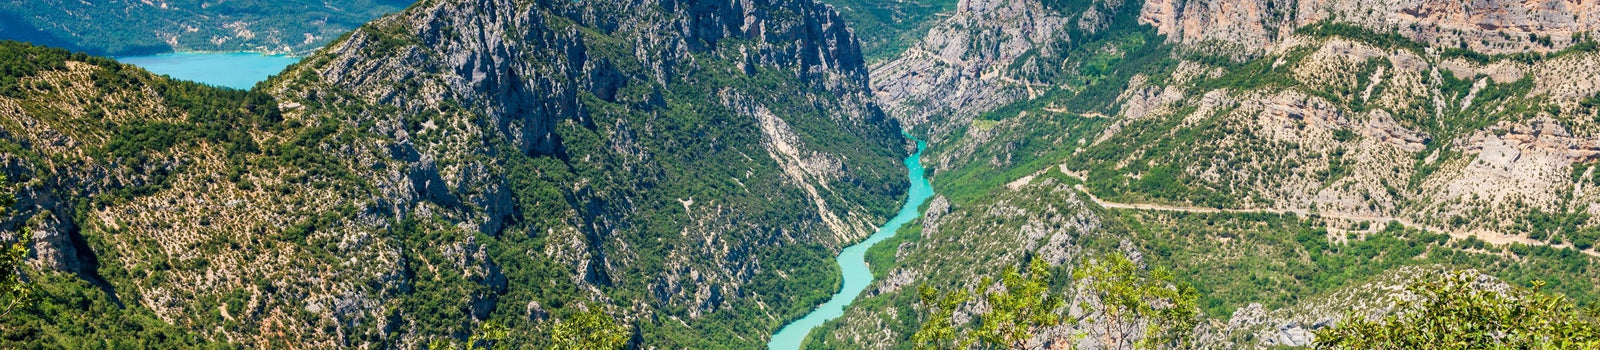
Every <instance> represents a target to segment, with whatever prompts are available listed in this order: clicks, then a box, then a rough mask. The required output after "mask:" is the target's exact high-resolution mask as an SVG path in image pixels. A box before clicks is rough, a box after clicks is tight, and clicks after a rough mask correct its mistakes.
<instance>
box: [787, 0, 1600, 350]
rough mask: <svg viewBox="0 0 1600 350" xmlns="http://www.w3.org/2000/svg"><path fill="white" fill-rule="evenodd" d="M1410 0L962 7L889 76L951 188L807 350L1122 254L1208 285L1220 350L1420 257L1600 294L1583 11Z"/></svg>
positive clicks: (884, 336)
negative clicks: (932, 290) (1010, 270)
mask: <svg viewBox="0 0 1600 350" xmlns="http://www.w3.org/2000/svg"><path fill="white" fill-rule="evenodd" d="M1412 5H1416V2H1407V3H1406V4H1393V2H1388V3H1384V2H1380V3H1369V2H1318V1H1177V2H1168V1H1145V2H1143V3H1138V2H1131V1H1130V2H1126V3H1119V2H1116V1H1064V2H1058V1H1043V2H1033V1H1013V2H995V3H992V4H991V3H988V2H984V1H981V0H973V1H964V2H962V4H961V5H958V8H960V9H961V11H971V13H957V14H956V15H954V16H953V17H951V18H950V19H949V20H946V21H945V22H942V23H940V24H937V25H935V26H934V28H935V29H933V30H932V31H930V32H929V33H928V35H927V36H926V37H925V38H924V41H923V42H922V43H920V44H917V45H916V46H914V47H917V48H934V49H931V50H926V51H927V52H919V50H917V49H913V50H909V51H908V52H907V53H906V54H904V55H902V56H900V57H899V58H897V59H894V60H890V61H886V62H884V63H882V64H879V65H877V66H875V69H874V78H875V79H876V82H877V85H876V87H875V88H876V89H877V91H876V92H877V94H878V96H879V98H880V100H882V101H884V104H885V106H886V110H887V111H889V112H890V113H891V115H893V116H895V117H896V118H899V119H901V120H902V121H903V122H905V123H906V124H907V125H912V126H913V127H914V130H917V131H918V132H920V133H923V134H925V135H927V136H928V137H930V138H931V139H933V140H935V141H936V142H935V143H934V146H933V147H932V148H931V149H930V152H929V154H928V156H927V159H926V160H925V164H929V166H930V168H932V170H934V175H933V183H934V187H935V188H936V191H937V192H939V193H940V194H941V195H942V196H944V198H942V199H936V200H935V201H933V204H931V205H930V206H929V207H928V208H927V212H926V216H925V218H924V219H923V222H922V225H921V226H920V227H908V228H907V229H906V230H904V231H902V232H901V233H900V235H899V236H897V238H896V239H895V240H891V241H890V243H888V244H886V245H883V246H880V247H877V248H876V249H874V252H873V253H869V256H872V257H873V258H871V259H872V260H869V261H870V262H872V264H873V266H874V270H875V271H878V272H880V273H881V274H880V276H884V277H883V278H882V279H881V280H880V281H879V282H877V283H876V284H875V285H874V287H871V288H869V291H868V294H869V295H871V297H864V298H863V299H862V300H861V301H860V302H859V303H857V304H856V305H854V306H852V307H851V309H850V310H849V311H847V313H846V316H845V317H843V318H841V319H840V320H838V321H836V322H833V323H830V324H828V325H825V326H824V327H823V328H819V329H820V330H825V331H819V332H816V333H813V334H812V336H811V338H810V339H809V342H808V345H807V346H808V347H812V348H889V347H904V346H909V345H908V342H909V341H910V336H911V333H912V332H914V331H915V330H916V327H918V326H920V322H921V320H922V318H921V317H922V316H921V315H920V314H919V312H924V309H923V308H922V307H921V306H918V305H917V302H918V295H917V292H916V287H917V286H919V285H928V286H933V287H936V288H939V289H942V290H967V291H974V290H978V289H979V288H982V287H984V286H981V285H979V284H980V283H981V281H982V278H983V277H993V276H995V274H997V272H998V271H1000V270H1001V269H1003V268H1004V267H1007V266H1016V265H1017V264H1019V263H1021V262H1022V261H1026V260H1029V259H1037V258H1044V259H1045V261H1047V262H1050V263H1052V264H1053V265H1055V266H1058V268H1059V269H1062V270H1063V272H1065V271H1068V270H1071V268H1072V266H1074V265H1075V264H1078V263H1080V262H1081V261H1082V259H1084V258H1085V257H1089V256H1093V255H1094V254H1097V253H1102V252H1108V251H1121V252H1124V253H1127V254H1130V255H1136V256H1142V257H1144V258H1143V265H1144V266H1147V267H1149V268H1152V269H1153V268H1158V267H1159V268H1166V269H1169V270H1172V271H1174V272H1175V275H1176V276H1178V277H1179V279H1180V280H1184V281H1186V282H1189V283H1191V284H1193V285H1194V286H1195V287H1196V288H1197V289H1199V290H1200V291H1201V294H1202V300H1201V307H1202V309H1203V310H1204V311H1205V313H1206V314H1207V316H1208V319H1209V321H1207V322H1205V323H1203V324H1202V327H1201V329H1199V330H1197V333H1196V335H1197V336H1198V339H1200V340H1202V343H1200V344H1198V345H1199V346H1203V347H1208V348H1239V347H1244V348H1268V347H1272V346H1276V345H1299V346H1303V345H1307V344H1308V342H1309V341H1310V338H1308V337H1309V334H1310V333H1309V330H1310V329H1312V328H1316V327H1320V326H1326V325H1328V324H1330V323H1331V322H1334V321H1336V320H1338V319H1339V318H1340V317H1342V315H1343V314H1344V311H1346V310H1345V309H1344V308H1345V307H1346V306H1347V305H1348V304H1346V303H1343V302H1340V301H1339V300H1348V296H1349V295H1351V294H1352V293H1353V294H1357V295H1371V294H1372V292H1374V291H1373V290H1372V289H1375V288H1394V287H1395V286H1396V285H1398V284H1399V282H1395V281H1397V280H1398V279H1397V278H1398V277H1393V276H1400V275H1406V274H1408V273H1409V272H1407V271H1415V270H1414V269H1415V268H1411V267H1410V266H1433V265H1436V264H1437V265H1439V266H1442V267H1443V268H1450V269H1457V268H1466V269H1477V270H1479V271H1481V272H1483V273H1484V274H1487V275H1490V276H1494V277H1498V278H1500V279H1504V280H1506V281H1509V282H1511V283H1514V284H1519V285H1526V284H1527V283H1529V282H1530V281H1533V280H1548V281H1552V282H1551V283H1552V284H1551V288H1552V289H1553V290H1556V291H1559V292H1561V293H1564V294H1566V295H1568V296H1570V297H1573V298H1575V299H1577V300H1580V301H1581V302H1583V303H1592V302H1594V301H1595V300H1596V296H1597V294H1596V290H1595V288H1594V285H1595V284H1596V283H1597V282H1600V275H1597V274H1596V273H1595V272H1594V269H1593V267H1592V264H1593V263H1594V261H1595V260H1594V258H1593V257H1592V256H1593V255H1594V254H1596V252H1595V251H1594V250H1593V244H1594V240H1595V239H1597V238H1600V229H1597V227H1600V222H1596V221H1594V220H1591V217H1593V216H1594V215H1595V214H1596V212H1595V211H1594V210H1595V208H1594V206H1593V205H1592V204H1593V203H1595V202H1597V201H1600V197H1595V194H1594V192H1593V191H1594V189H1593V188H1594V182H1593V179H1594V174H1593V170H1591V169H1592V168H1594V167H1595V164H1596V161H1597V160H1600V159H1597V158H1596V156H1595V155H1596V153H1595V145H1597V144H1600V135H1596V134H1594V130H1596V128H1595V125H1597V124H1596V123H1597V121H1596V120H1597V119H1596V112H1595V110H1594V108H1593V105H1594V104H1595V102H1594V101H1595V98H1594V97H1593V96H1596V92H1597V91H1595V90H1594V87H1593V86H1592V85H1593V84H1591V83H1589V81H1591V80H1593V79H1592V78H1593V77H1591V76H1590V75H1591V74H1590V73H1589V72H1591V71H1593V69H1590V68H1591V67H1594V66H1596V64H1600V62H1595V61H1596V60H1600V52H1596V50H1595V49H1594V47H1596V46H1595V43H1594V42H1592V41H1591V40H1590V39H1589V36H1588V35H1585V34H1583V33H1585V32H1587V31H1589V29H1588V27H1585V25H1584V24H1582V23H1584V20H1583V18H1586V16H1588V15H1587V14H1586V13H1587V11H1588V10H1587V8H1588V7H1587V5H1582V4H1578V3H1576V2H1561V1H1546V2H1511V1H1487V2H1480V3H1474V4H1473V5H1472V6H1470V7H1467V8H1454V7H1451V6H1452V5H1450V4H1446V3H1444V2H1437V3H1430V2H1423V4H1422V5H1421V6H1422V8H1432V10H1417V8H1415V7H1411V6H1412ZM1455 5H1460V4H1459V3H1455ZM1085 9H1094V11H1086V10H1085ZM1102 10H1104V11H1103V12H1102ZM1091 12H1092V13H1095V14H1094V15H1089V13H1091ZM1357 14H1360V15H1357ZM1547 17H1548V18H1558V17H1564V18H1566V19H1568V20H1572V21H1571V23H1568V22H1566V20H1559V21H1557V20H1552V21H1548V22H1541V21H1540V20H1538V19H1539V18H1547ZM1574 18H1576V20H1573V19H1574ZM1086 23H1092V24H1094V25H1085V24H1086ZM1414 23H1415V24H1416V25H1413V24H1414ZM1430 23H1431V25H1430ZM1541 24H1544V25H1545V26H1544V27H1540V25H1541ZM1396 28H1398V29H1396ZM1575 33H1576V34H1575ZM1036 62H1045V63H1036ZM908 80H916V82H907V81H908ZM1399 279H1403V278H1399ZM1056 287H1057V288H1067V286H1064V285H1057V286H1056ZM1071 297H1072V296H1068V298H1069V299H1073V298H1071ZM1330 300H1331V301H1330ZM1252 304H1258V305H1255V306H1251V305H1252ZM969 306H970V307H971V308H972V309H968V310H977V309H980V308H982V306H981V305H979V304H978V303H972V304H969ZM1080 306H1081V305H1080ZM1076 310H1078V309H1077V308H1076V307H1072V308H1069V310H1067V311H1063V312H1077V311H1076ZM1275 310H1276V311H1275ZM961 314H962V312H960V311H958V313H957V315H958V318H957V319H958V320H961V318H960V315H961ZM968 314H970V312H969V313H968ZM1074 315H1076V314H1074ZM1269 315H1271V316H1269ZM966 320H968V321H970V320H971V319H970V318H969V319H966ZM1264 325H1265V326H1264ZM1068 331H1070V329H1054V330H1047V331H1044V332H1041V333H1037V334H1036V336H1037V338H1035V339H1034V341H1036V343H1031V344H1036V345H1043V344H1051V343H1052V342H1054V343H1057V344H1059V341H1061V340H1064V339H1068V338H1067V335H1068V334H1070V333H1069V332H1068ZM1091 338H1092V337H1091ZM1079 344H1080V345H1084V346H1087V347H1088V348H1099V345H1098V343H1095V342H1093V341H1090V340H1084V341H1083V342H1080V343H1079Z"/></svg>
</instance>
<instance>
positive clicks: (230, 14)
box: [0, 0, 413, 56]
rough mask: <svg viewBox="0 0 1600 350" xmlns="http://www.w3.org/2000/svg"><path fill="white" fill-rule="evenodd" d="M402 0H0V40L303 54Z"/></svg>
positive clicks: (140, 50)
mask: <svg viewBox="0 0 1600 350" xmlns="http://www.w3.org/2000/svg"><path fill="white" fill-rule="evenodd" d="M412 2H413V1H409V0H352V1H313V0H282V1H263V0H236V1H215V0H209V1H208V0H157V1H129V0H109V1H76V0H7V1H0V39H5V40H17V41H25V42H31V43H34V44H37V45H46V46H55V47H62V48H68V49H72V50H74V51H82V52H88V53H91V54H96V55H108V56H127V55H142V54H154V53H164V52H169V51H174V50H180V51H256V52H270V53H291V54H305V53H309V52H310V51H312V50H315V49H317V48H320V47H322V46H323V45H326V44H327V43H328V42H331V41H333V39H335V38H338V37H339V35H342V34H344V33H345V32H348V31H350V30H351V29H354V28H355V27H358V26H360V25H361V24H362V23H366V22H367V21H371V20H373V19H376V18H378V16H382V15H384V14H386V13H391V12H395V11H399V10H400V9H403V8H405V7H406V6H408V5H410V4H411V3H412Z"/></svg>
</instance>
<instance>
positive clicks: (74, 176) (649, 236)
mask: <svg viewBox="0 0 1600 350" xmlns="http://www.w3.org/2000/svg"><path fill="white" fill-rule="evenodd" d="M76 60H82V58H67V59H65V60H64V61H66V62H67V63H65V65H66V66H65V68H60V69H47V70H44V71H43V73H39V74H37V75H33V76H28V77H24V79H33V80H39V81H42V82H40V83H29V84H37V85H25V86H27V87H28V88H29V89H36V90H29V91H34V92H32V93H30V94H25V95H19V96H20V97H16V98H12V99H0V107H5V108H6V109H4V111H5V113H0V116H4V117H5V120H6V121H7V123H6V124H5V126H6V128H7V132H8V133H10V134H9V135H10V138H8V140H10V142H11V143H8V145H11V144H15V145H18V147H15V149H21V150H22V151H14V150H13V148H7V150H8V151H6V152H9V153H6V154H7V155H9V156H11V157H12V158H16V159H21V160H18V161H13V162H11V163H8V164H14V165H11V168H8V172H9V173H11V174H12V175H13V176H12V178H14V179H23V181H29V182H24V183H22V184H21V185H19V187H20V188H22V193H23V194H22V196H21V198H22V200H21V201H19V207H20V208H21V209H22V210H21V211H19V212H18V213H19V214H20V215H18V216H17V217H16V219H15V220H13V221H14V222H11V223H8V224H7V225H10V226H8V227H17V226H21V225H34V226H38V227H37V228H36V229H35V230H33V231H32V232H33V233H34V234H35V235H39V236H41V237H42V238H41V239H39V240H38V241H37V242H38V243H37V244H36V252H38V254H39V255H40V259H39V261H40V263H41V264H43V265H47V266H46V267H53V268H55V269H57V270H63V271H83V272H85V273H86V275H88V276H91V277H95V274H96V273H98V274H103V275H106V277H105V280H106V282H107V283H108V284H109V286H110V288H112V289H114V290H115V291H117V292H118V293H119V296H120V297H121V300H123V301H124V302H126V303H127V304H128V305H130V306H131V307H135V308H140V309H139V310H145V309H148V310H149V312H150V313H151V314H153V315H155V317H158V318H160V319H161V320H163V321H165V322H170V323H171V324H174V325H177V326H178V327H180V328H183V329H188V330H190V331H192V332H196V333H198V334H202V335H203V336H204V337H205V339H208V340H211V341H227V342H236V343H244V344H254V345H256V346H261V347H271V346H274V344H303V345H305V346H309V347H362V346H377V347H390V346H392V347H414V346H420V345H421V344H426V343H427V342H429V341H430V340H434V339H444V338H463V339H464V338H465V336H466V335H468V334H469V333H470V332H471V331H472V329H473V327H475V325H476V324H478V323H479V322H483V321H489V320H493V321H496V322H499V323H502V324H507V325H510V326H512V327H515V328H517V329H521V330H527V332H526V334H525V335H523V336H521V337H522V339H520V340H518V342H524V343H526V344H529V345H534V346H538V345H540V344H544V342H545V341H546V339H547V338H545V337H544V334H546V333H547V332H549V331H550V330H551V328H552V324H553V323H552V322H558V321H557V319H559V318H561V317H563V316H564V315H567V314H570V313H571V312H572V310H576V309H584V308H598V309H599V310H601V311H603V312H606V313H607V314H608V315H610V316H613V317H616V318H617V319H619V320H621V321H622V323H624V324H628V325H631V327H629V328H630V331H631V332H634V334H633V335H632V337H631V338H632V339H634V340H633V341H634V342H636V343H638V344H640V345H643V346H656V347H663V348H715V347H754V346H757V345H758V344H760V343H761V342H763V338H764V337H760V336H751V335H752V334H768V333H770V332H771V331H772V330H774V329H776V328H777V327H778V326H779V325H781V323H782V322H784V321H785V320H787V319H789V318H793V317H797V316H798V315H799V314H800V313H803V312H804V311H805V310H806V309H808V308H809V307H811V305H807V304H804V303H802V301H808V300H814V299H816V298H817V297H818V296H825V295H827V294H828V293H831V291H832V290H831V289H830V286H831V285H833V284H834V283H836V282H835V281H836V280H837V277H836V276H834V275H833V272H832V271H831V269H827V268H825V267H826V266H830V265H828V264H829V263H830V262H831V261H832V260H831V256H832V255H833V254H834V253H835V252H836V251H837V249H839V248H840V247H842V246H844V245H846V244H848V243H849V242H851V241H854V240H857V239H860V238H862V237H864V236H866V235H867V234H868V233H869V232H870V230H871V228H872V227H873V225H875V224H876V223H878V222H880V221H881V220H883V219H884V218H885V217H887V215H888V214H889V213H890V212H891V210H892V209H893V208H894V206H895V202H896V201H897V200H899V199H900V197H901V196H902V195H903V192H904V189H903V183H904V181H905V180H904V171H905V170H904V169H903V168H901V167H900V166H899V164H898V162H897V160H898V159H901V158H902V157H903V156H904V154H905V152H906V149H907V146H908V145H907V144H906V143H905V142H904V139H903V138H902V137H901V136H900V133H899V128H898V125H897V124H896V123H895V122H894V121H893V120H891V119H889V118H888V117H887V116H886V115H884V114H883V113H882V112H881V111H880V110H879V108H878V107H877V104H876V103H875V102H874V101H873V100H872V97H871V94H870V91H869V90H868V88H867V86H868V82H867V79H868V73H867V70H866V67H865V66H864V63H863V58H862V57H861V54H860V49H859V47H858V46H857V44H856V39H855V38H854V36H853V35H852V34H851V33H850V31H849V30H847V29H846V28H845V26H844V24H843V22H842V21H841V20H840V17H839V16H838V15H837V14H836V13H834V12H833V11H832V10H831V9H829V8H828V7H826V6H824V5H820V4H817V3H814V2H812V1H808V0H799V1H790V0H776V1H724V0H695V1H679V0H659V1H658V0H645V1H631V2H601V1H582V2H573V1H554V0H553V1H536V2H527V1H498V0H445V1H425V2H423V3H421V4H418V5H416V6H414V7H412V8H411V9H409V10H407V11H405V12H402V13H400V14H396V15H393V16H390V17H387V18H384V19H381V20H379V21H376V22H374V23H372V24H369V25H367V26H364V27H362V28H361V29H359V30H357V31H356V32H354V33H352V34H350V35H349V36H348V37H347V38H345V39H343V40H340V41H338V42H337V43H335V44H333V45H332V46H330V47H328V48H326V49H324V50H322V51H320V52H319V53H318V54H315V55H312V56H310V57H307V58H306V59H305V60H304V62H303V63H301V64H299V65H297V66H295V67H292V68H291V69H289V70H288V71H286V72H284V73H283V74H282V75H280V76H279V77H277V78H275V79H273V80H271V81H269V82H268V83H266V84H265V85H263V86H264V88H263V89H262V90H260V91H258V92H260V93H265V94H270V97H269V96H268V95H263V94H257V93H252V94H251V95H250V96H248V97H242V98H243V100H244V101H248V102H250V103H251V104H250V106H255V107H243V108H246V109H245V110H246V111H249V112H257V110H256V109H255V108H257V107H261V108H264V109H261V110H260V111H266V110H269V109H270V110H271V113H270V114H271V117H270V118H267V119H270V120H266V121H262V122H261V123H262V124H261V125H259V126H250V125H247V126H244V127H238V126H229V125H219V124H217V122H216V121H215V120H213V119H209V118H213V116H211V115H209V114H206V115H199V114H195V112H180V113H165V112H164V111H167V110H169V109H173V108H178V107H175V106H190V105H192V104H193V103H194V102H196V101H201V102H204V101H211V100H207V99H203V98H201V99H196V100H182V101H179V102H171V103H167V104H155V105H137V104H136V103H137V102H138V101H142V100H153V101H161V100H162V99H163V98H168V99H171V98H173V96H174V95H176V94H177V92H176V91H177V90H166V89H164V88H152V89H149V90H138V89H137V87H138V86H140V85H139V84H128V85H116V84H110V83H108V82H106V81H104V80H103V79H101V78H100V77H101V76H103V75H106V74H107V72H108V71H110V70H112V69H113V68H107V67H116V66H115V65H114V64H106V65H101V66H94V65H87V64H81V63H77V62H76ZM127 74H129V75H131V76H134V77H136V78H134V79H139V80H138V81H143V82H146V83H145V84H147V85H149V84H154V83H149V82H164V80H161V79H160V78H153V77H150V76H149V75H148V74H147V73H142V72H137V71H134V70H131V69H130V70H129V73H127ZM46 83H48V84H55V85H51V87H46V85H45V84H46ZM184 88H185V89H198V91H201V92H202V93H210V92H207V91H212V90H206V89H201V88H197V87H192V86H185V87H184ZM184 91H189V90H184ZM241 94H242V93H241ZM141 96H142V97H141ZM103 99H110V100H112V101H119V102H117V103H120V104H116V105H111V104H104V103H89V104H87V106H89V107H88V108H82V107H80V106H83V104H78V103H75V102H77V101H100V100H103ZM274 100H275V101H274ZM274 104H275V106H274ZM262 106H274V107H277V108H266V107H262ZM215 108H221V109H223V110H231V109H236V108H242V107H239V106H237V105H230V104H221V105H219V106H215ZM113 109H115V110H116V111H112V110H113ZM279 111H281V113H279ZM103 113H111V115H112V116H114V118H110V119H107V120H109V121H112V122H113V123H112V124H110V126H111V127H110V128H106V130H108V131H103V132H96V131H95V130H96V128H85V127H83V125H85V124H92V123H91V122H90V121H93V120H96V118H97V116H101V115H103ZM254 114H266V113H265V112H261V113H246V114H245V115H254ZM100 118H101V119H105V118H103V117H100ZM222 119H223V120H232V119H229V118H222ZM244 120H254V119H244ZM151 123H171V124H176V125H179V128H196V129H198V130H213V129H215V130H217V131H214V132H216V133H220V134H221V135H224V136H227V137H223V138H221V141H213V139H201V140H197V141H194V142H192V143H191V142H180V143H176V144H174V145H173V146H170V147H169V148H161V149H159V150H153V151H140V152H133V155H138V156H139V157H138V159H139V161H138V162H134V158H135V157H134V156H133V155H128V154H125V153H126V152H124V153H117V152H116V151H115V149H119V148H117V147H119V146H118V145H120V143H119V142H121V141H116V140H119V139H124V138H126V139H128V140H135V141H139V140H147V139H151V138H150V137H144V136H139V135H146V134H141V133H143V132H148V131H149V130H147V129H148V128H146V126H148V125H150V124H151ZM162 125H165V124H162ZM163 128H165V126H163ZM124 129H128V130H131V131H126V132H125V133H133V134H129V135H122V134H117V131H116V130H124ZM30 130H31V131H30ZM39 130H46V132H38V131H39ZM48 130H65V131H62V132H61V133H60V134H64V135H65V136H59V135H58V134H57V133H52V132H49V131H48ZM162 130H166V129H162ZM183 130H186V129H183ZM206 132H213V131H206ZM201 134H202V135H211V134H208V133H204V132H203V133H201ZM119 135H121V136H119ZM185 135H186V134H185ZM52 138H54V139H52ZM155 139H157V140H161V139H162V138H155ZM107 140H110V141H107ZM106 149H111V150H110V151H104V153H97V152H102V150H106ZM36 154H47V155H49V156H44V157H36V156H33V155H36ZM52 157H55V158H52ZM60 157H66V158H67V159H72V161H70V162H65V163H61V162H60V161H59V160H54V159H58V158H60ZM52 162H54V163H52ZM75 164H89V165H91V166H82V167H80V166H75ZM47 172H48V173H52V174H53V175H48V176H46V175H37V176H34V175H30V174H33V173H47ZM34 178H39V179H43V182H40V181H30V179H34ZM72 181H78V182H72ZM78 183H82V184H84V186H83V187H82V188H85V189H86V190H71V189H72V188H77V187H78V186H77V185H75V184H78ZM146 185H152V186H146ZM113 196H114V197H113ZM113 198H114V199H113ZM74 237H77V239H75V238H74ZM83 238H86V240H85V239H83ZM74 256H82V257H83V258H73V257H74ZM95 261H98V264H99V266H100V268H99V269H98V270H95V269H93V268H90V269H87V270H86V269H85V268H84V266H91V267H92V266H94V263H95ZM97 271H98V272H97ZM212 310H218V311H217V312H215V313H214V312H211V311H212ZM218 315H220V316H218ZM225 324H226V325H228V326H227V327H223V325H225Z"/></svg>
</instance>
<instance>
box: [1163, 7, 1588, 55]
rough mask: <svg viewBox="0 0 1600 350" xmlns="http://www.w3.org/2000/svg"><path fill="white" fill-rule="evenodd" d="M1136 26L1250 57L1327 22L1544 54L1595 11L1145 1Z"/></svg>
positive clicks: (1582, 27) (1582, 29) (1442, 42)
mask: <svg viewBox="0 0 1600 350" xmlns="http://www.w3.org/2000/svg"><path fill="white" fill-rule="evenodd" d="M1139 19H1140V22H1141V23H1145V24H1149V25H1151V26H1154V27H1156V28H1157V29H1158V30H1159V31H1160V32H1161V33H1162V34H1166V35H1168V40H1171V41H1174V42H1183V43H1187V44H1198V43H1222V44H1227V45H1228V46H1229V48H1234V49H1243V50H1248V51H1251V52H1261V51H1263V50H1265V49H1267V48H1269V47H1271V46H1274V45H1276V44H1277V43H1279V42H1281V41H1282V40H1284V39H1286V38H1287V37H1288V36H1289V34H1291V33H1293V31H1294V30H1295V29H1297V28H1300V27H1303V26H1307V25H1311V24H1315V23H1318V22H1323V21H1330V20H1332V21H1337V22H1341V23H1347V24H1354V25H1358V26H1362V27H1366V28H1368V29H1371V30H1373V31H1377V32H1387V31H1390V30H1397V31H1398V32H1399V33H1400V34H1402V35H1404V36H1406V37H1408V38H1410V39H1412V40H1416V41H1419V42H1424V43H1429V44H1434V45H1439V46H1443V47H1461V48H1470V49H1472V50H1475V51H1479V52H1485V53H1512V52H1522V51H1535V52H1549V51H1556V50H1560V49H1563V48H1565V47H1567V46H1569V45H1572V44H1574V43H1575V42H1574V41H1573V38H1574V36H1573V35H1574V34H1582V33H1591V32H1593V31H1595V30H1596V29H1600V6H1596V4H1594V3H1587V2H1584V1H1576V0H1539V1H1512V0H1477V1H1470V2H1461V1H1445V0H1382V1H1357V0H1243V1H1239V0H1147V1H1145V4H1144V8H1143V10H1142V12H1141V13H1140V17H1139ZM1530 35H1532V36H1535V37H1536V38H1531V39H1530Z"/></svg>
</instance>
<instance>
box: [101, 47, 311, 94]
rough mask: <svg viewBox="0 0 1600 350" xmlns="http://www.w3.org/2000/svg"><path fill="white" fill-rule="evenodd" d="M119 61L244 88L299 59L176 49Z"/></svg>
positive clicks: (192, 78) (221, 84) (199, 80)
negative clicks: (175, 50) (171, 51)
mask: <svg viewBox="0 0 1600 350" xmlns="http://www.w3.org/2000/svg"><path fill="white" fill-rule="evenodd" d="M117 60H118V61H122V63H127V64H132V65H135V66H139V67H140V68H144V69H145V70H148V71H150V72H152V73H156V74H165V75H167V76H171V77H173V78H177V79H183V80H189V81H195V82H199V83H203V84H208V85H215V86H221V87H229V88H235V89H241V90H248V89H250V88H251V87H254V86H256V83H257V82H260V81H262V80H266V79H267V77H270V76H272V75H273V74H278V72H282V71H283V69H284V68H287V67H289V65H291V64H294V63H295V62H299V61H300V58H299V57H292V56H282V55H263V54H259V53H249V52H230V53H201V52H177V53H166V54H160V55H154V56H134V57H117Z"/></svg>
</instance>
